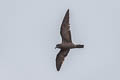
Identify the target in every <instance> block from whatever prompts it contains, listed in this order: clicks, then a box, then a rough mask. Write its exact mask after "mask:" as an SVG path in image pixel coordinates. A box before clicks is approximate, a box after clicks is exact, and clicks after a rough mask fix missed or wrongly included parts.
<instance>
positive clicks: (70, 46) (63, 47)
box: [56, 43, 83, 49]
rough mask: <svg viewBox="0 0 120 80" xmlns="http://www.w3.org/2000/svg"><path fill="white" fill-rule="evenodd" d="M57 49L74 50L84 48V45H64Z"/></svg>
mask: <svg viewBox="0 0 120 80" xmlns="http://www.w3.org/2000/svg"><path fill="white" fill-rule="evenodd" d="M56 48H60V49H73V48H83V45H79V44H77V45H75V44H73V43H62V44H57V45H56Z"/></svg>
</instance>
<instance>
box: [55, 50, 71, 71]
mask: <svg viewBox="0 0 120 80" xmlns="http://www.w3.org/2000/svg"><path fill="white" fill-rule="evenodd" d="M69 51H70V49H61V50H60V52H59V53H58V54H57V57H56V68H57V71H59V70H60V68H61V66H62V63H63V61H64V58H65V57H66V56H67V54H68V52H69Z"/></svg>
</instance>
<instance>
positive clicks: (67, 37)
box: [56, 9, 84, 71]
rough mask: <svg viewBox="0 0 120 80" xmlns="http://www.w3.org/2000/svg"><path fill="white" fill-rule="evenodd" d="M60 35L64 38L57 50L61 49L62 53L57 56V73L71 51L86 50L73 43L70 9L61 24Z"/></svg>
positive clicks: (82, 46)
mask: <svg viewBox="0 0 120 80" xmlns="http://www.w3.org/2000/svg"><path fill="white" fill-rule="evenodd" d="M60 34H61V37H62V43H61V44H57V45H56V48H59V49H60V51H59V53H58V54H57V56H56V68H57V71H59V70H60V68H61V66H62V64H63V61H64V59H65V57H66V56H67V55H68V53H69V51H70V49H73V48H84V45H80V44H77V45H76V44H74V43H72V38H71V31H70V24H69V9H68V10H67V12H66V14H65V16H64V19H63V22H62V24H61V29H60Z"/></svg>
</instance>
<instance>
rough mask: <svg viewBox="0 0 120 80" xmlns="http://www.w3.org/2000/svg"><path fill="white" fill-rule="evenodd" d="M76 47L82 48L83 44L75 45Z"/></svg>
mask: <svg viewBox="0 0 120 80" xmlns="http://www.w3.org/2000/svg"><path fill="white" fill-rule="evenodd" d="M76 48H84V45H80V44H79V45H76Z"/></svg>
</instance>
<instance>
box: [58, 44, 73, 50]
mask: <svg viewBox="0 0 120 80" xmlns="http://www.w3.org/2000/svg"><path fill="white" fill-rule="evenodd" d="M74 47H75V46H74V45H73V44H62V45H61V47H60V48H63V49H64V48H69V49H70V48H74Z"/></svg>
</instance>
